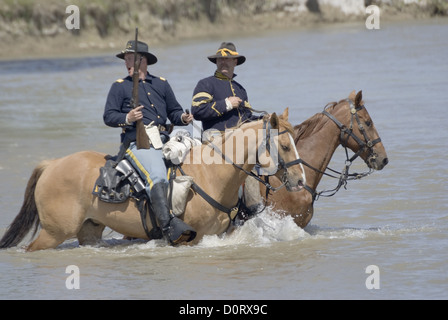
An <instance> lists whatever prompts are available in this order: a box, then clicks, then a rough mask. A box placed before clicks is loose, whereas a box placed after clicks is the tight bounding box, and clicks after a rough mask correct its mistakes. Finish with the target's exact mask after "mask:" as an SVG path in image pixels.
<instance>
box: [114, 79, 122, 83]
mask: <svg viewBox="0 0 448 320" xmlns="http://www.w3.org/2000/svg"><path fill="white" fill-rule="evenodd" d="M123 81H124V80H123V79H118V80H117V81H115V82H118V83H122V82H123Z"/></svg>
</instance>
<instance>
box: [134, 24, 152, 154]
mask: <svg viewBox="0 0 448 320" xmlns="http://www.w3.org/2000/svg"><path fill="white" fill-rule="evenodd" d="M137 41H138V28H135V43H134V73H133V74H132V103H133V105H132V108H133V109H135V108H137V107H138V106H139V103H138V83H139V69H140V59H138V58H137ZM135 125H136V128H137V138H136V145H137V149H149V148H150V147H151V146H150V144H149V138H148V134H147V133H146V130H145V125H144V123H143V120H137V122H136V124H135Z"/></svg>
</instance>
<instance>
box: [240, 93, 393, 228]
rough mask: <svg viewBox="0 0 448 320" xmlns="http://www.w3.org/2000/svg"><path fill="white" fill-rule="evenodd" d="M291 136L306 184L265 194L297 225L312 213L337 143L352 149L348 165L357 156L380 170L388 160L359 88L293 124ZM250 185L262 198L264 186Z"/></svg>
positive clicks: (248, 188)
mask: <svg viewBox="0 0 448 320" xmlns="http://www.w3.org/2000/svg"><path fill="white" fill-rule="evenodd" d="M294 136H295V143H296V147H297V149H298V150H299V151H300V154H301V155H302V157H301V159H302V161H303V163H304V164H305V166H304V167H305V174H306V178H307V186H306V188H304V189H302V191H300V192H294V193H292V192H291V193H289V192H284V191H283V190H279V191H278V192H275V193H273V194H270V195H269V196H268V198H267V199H268V201H267V203H268V204H270V205H271V206H272V207H273V209H274V210H275V211H278V212H282V213H284V214H286V215H290V216H292V217H293V219H294V222H295V223H296V224H297V225H298V226H299V227H301V228H304V227H305V226H307V225H308V223H309V222H310V220H311V218H312V217H313V213H314V206H313V205H314V196H315V195H316V189H317V186H318V184H319V182H320V181H321V179H322V176H323V174H324V172H325V170H326V169H327V166H328V164H329V163H330V160H331V158H332V156H333V154H334V152H335V150H336V148H337V147H338V146H339V145H342V146H343V147H344V148H346V149H347V148H349V149H351V150H352V151H353V152H355V155H354V156H353V157H352V158H351V159H347V163H348V165H350V164H351V162H352V161H353V160H355V158H356V157H358V156H360V157H361V158H362V159H363V160H364V161H365V163H366V164H367V166H368V167H369V168H371V169H374V170H382V169H383V168H384V167H385V166H386V165H387V163H388V161H389V160H388V158H387V154H386V151H385V149H384V146H383V143H382V142H381V139H380V137H379V135H378V132H377V130H376V128H375V126H374V124H373V121H372V118H371V117H370V115H369V113H368V112H367V109H366V108H365V106H364V102H363V101H362V91H360V92H358V94H355V91H353V92H352V93H351V94H350V96H349V98H348V99H346V100H342V101H340V102H339V103H330V104H328V105H327V106H326V108H325V110H324V111H323V112H322V113H318V114H316V115H314V116H312V117H311V118H309V119H308V120H306V121H304V122H303V123H302V124H300V125H297V126H295V127H294ZM270 184H271V185H272V186H274V187H276V186H278V185H280V182H279V180H278V179H277V178H276V177H271V178H270ZM253 186H254V182H253V181H252V182H251V183H246V191H249V192H254V193H256V194H257V195H260V193H261V196H262V197H264V198H265V199H266V196H265V195H266V193H265V187H263V186H261V185H260V188H259V190H256V191H253V190H254V187H253ZM256 187H258V183H257V184H256ZM258 197H259V196H258ZM259 198H260V197H259ZM252 199H253V197H252ZM251 201H254V200H251Z"/></svg>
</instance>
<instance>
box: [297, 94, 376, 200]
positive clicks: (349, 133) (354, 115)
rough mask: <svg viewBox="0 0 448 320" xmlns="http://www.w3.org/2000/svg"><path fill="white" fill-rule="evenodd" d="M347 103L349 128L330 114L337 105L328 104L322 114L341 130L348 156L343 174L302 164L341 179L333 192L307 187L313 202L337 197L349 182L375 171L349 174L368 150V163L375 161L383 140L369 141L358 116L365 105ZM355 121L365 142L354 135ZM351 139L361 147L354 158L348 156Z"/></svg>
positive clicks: (341, 137)
mask: <svg viewBox="0 0 448 320" xmlns="http://www.w3.org/2000/svg"><path fill="white" fill-rule="evenodd" d="M343 101H344V100H343ZM345 101H347V102H348V104H349V106H350V126H349V127H347V126H346V125H344V124H342V123H341V122H340V121H339V120H338V119H336V118H335V117H334V116H333V115H332V114H331V113H329V112H328V111H327V110H326V109H327V107H328V106H329V105H333V106H335V105H336V104H335V103H330V104H327V105H326V106H325V108H324V110H323V111H322V114H323V115H325V116H327V117H328V118H330V119H331V120H332V121H333V122H334V123H335V124H336V125H337V126H338V128H339V130H340V137H339V140H340V143H341V145H342V146H343V147H344V149H345V155H346V161H345V166H344V168H343V169H342V172H339V171H336V170H333V169H331V168H328V167H327V168H326V169H328V170H330V171H332V172H333V173H335V174H338V175H339V176H334V175H331V174H328V173H326V172H325V171H321V170H319V169H317V168H314V167H313V166H311V165H310V164H308V163H307V162H305V161H303V160H302V163H303V164H304V165H306V166H307V167H309V168H310V169H312V170H314V171H316V172H318V173H321V174H324V175H326V176H329V177H331V178H336V179H339V181H338V184H337V186H336V187H335V188H334V189H331V190H323V191H320V192H316V191H315V190H313V189H312V188H310V187H309V186H306V187H305V189H306V190H308V191H309V192H310V193H311V195H312V197H313V202H314V201H315V200H317V199H318V198H319V197H320V196H323V197H331V196H333V195H335V194H336V193H337V192H338V191H339V189H340V188H341V187H342V186H344V188H345V189H346V186H347V181H348V180H359V179H361V178H364V177H366V176H368V175H370V174H371V173H372V172H373V169H371V168H369V171H368V172H363V173H351V174H350V173H349V169H350V166H351V165H352V163H353V161H354V160H355V159H356V158H358V157H359V156H360V155H361V154H362V153H363V152H364V151H365V150H366V149H367V150H368V152H369V157H368V160H367V161H371V160H373V159H375V157H376V154H375V152H374V151H373V147H374V146H375V145H376V144H377V143H379V142H381V138H380V137H378V138H377V139H374V140H372V139H369V137H368V135H367V132H366V130H365V129H364V126H363V125H362V123H361V120H360V119H359V115H358V111H361V110H362V109H364V108H365V107H364V105H361V106H358V107H355V105H354V104H353V101H352V100H350V99H346V100H345ZM355 121H356V123H357V124H358V129H359V131H360V132H361V133H362V135H363V137H364V141H363V140H361V139H360V138H359V137H358V136H357V135H355V134H354V133H353V124H354V122H355ZM350 137H351V138H353V140H355V142H356V143H357V144H358V146H359V150H358V152H356V153H355V154H354V155H353V156H352V157H349V155H348V144H347V143H348V139H350Z"/></svg>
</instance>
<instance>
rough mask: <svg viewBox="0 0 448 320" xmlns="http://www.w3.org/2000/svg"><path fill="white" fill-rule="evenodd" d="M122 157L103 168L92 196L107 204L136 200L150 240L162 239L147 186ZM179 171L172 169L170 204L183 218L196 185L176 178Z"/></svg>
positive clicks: (187, 179) (169, 189)
mask: <svg viewBox="0 0 448 320" xmlns="http://www.w3.org/2000/svg"><path fill="white" fill-rule="evenodd" d="M117 159H119V157H118V156H115V157H109V159H108V160H107V161H106V164H105V165H104V167H101V168H100V175H99V177H98V178H97V180H96V182H95V185H94V188H93V191H92V194H93V195H95V196H97V197H98V199H99V200H101V201H103V202H107V203H114V204H118V203H123V202H125V201H127V200H128V199H129V198H132V199H134V200H136V202H137V207H138V209H139V211H140V217H141V219H142V224H143V227H144V229H145V232H146V234H147V235H148V237H150V239H161V238H162V237H163V235H162V230H161V229H160V228H159V226H158V225H157V220H156V218H155V215H154V213H153V212H152V210H150V208H151V207H150V201H149V197H148V195H147V193H146V190H145V183H144V181H143V179H142V178H141V177H140V176H139V174H138V173H137V171H136V170H135V169H134V167H133V166H132V165H131V163H130V162H129V161H128V160H127V159H125V158H122V159H121V160H120V161H117ZM175 171H176V170H171V176H170V181H169V182H170V183H169V188H168V196H167V201H168V204H169V206H170V209H171V212H172V213H173V214H174V215H175V216H179V215H181V214H183V213H184V212H185V207H186V203H187V196H188V192H189V191H190V186H191V185H192V183H193V178H192V177H190V176H179V177H176V174H175ZM147 216H149V218H150V219H151V224H152V225H153V229H152V230H148V229H147V224H146V221H147V220H146V219H147Z"/></svg>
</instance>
